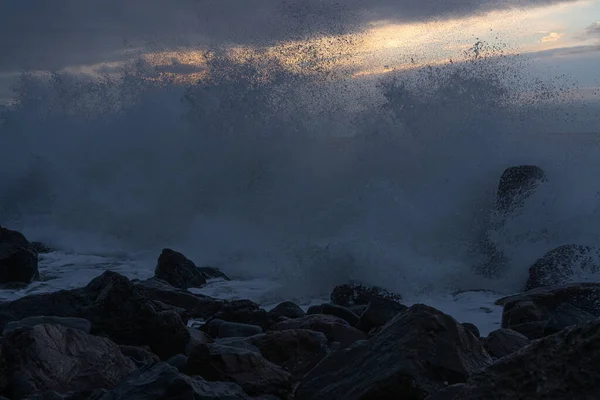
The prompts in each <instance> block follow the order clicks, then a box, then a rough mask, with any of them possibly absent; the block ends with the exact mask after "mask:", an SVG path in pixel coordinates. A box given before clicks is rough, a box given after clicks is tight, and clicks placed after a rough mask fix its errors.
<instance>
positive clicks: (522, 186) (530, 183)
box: [496, 165, 546, 214]
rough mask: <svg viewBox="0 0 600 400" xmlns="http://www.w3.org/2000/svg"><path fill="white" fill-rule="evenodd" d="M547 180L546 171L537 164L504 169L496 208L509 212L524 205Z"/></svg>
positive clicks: (502, 211) (504, 212)
mask: <svg viewBox="0 0 600 400" xmlns="http://www.w3.org/2000/svg"><path fill="white" fill-rule="evenodd" d="M545 181H546V173H545V172H544V170H543V169H541V168H540V167H536V166H535V165H519V166H516V167H510V168H507V169H505V170H504V173H503V174H502V176H501V177H500V183H499V184H498V191H497V193H496V210H497V211H498V212H500V213H502V214H508V213H511V212H513V211H514V210H515V209H517V208H520V207H522V206H523V205H524V202H525V200H526V199H527V198H528V197H529V196H531V195H532V194H533V193H534V192H535V190H536V188H537V187H538V186H539V185H540V183H543V182H545Z"/></svg>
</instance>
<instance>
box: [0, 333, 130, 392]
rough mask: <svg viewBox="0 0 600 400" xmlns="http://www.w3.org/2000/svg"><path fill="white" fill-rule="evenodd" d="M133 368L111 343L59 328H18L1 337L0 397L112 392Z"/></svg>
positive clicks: (103, 339)
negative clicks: (2, 385) (0, 385)
mask: <svg viewBox="0 0 600 400" xmlns="http://www.w3.org/2000/svg"><path fill="white" fill-rule="evenodd" d="M136 369H137V368H136V366H135V365H134V364H133V362H131V360H129V359H128V358H127V357H125V356H124V355H123V354H122V353H121V350H120V349H119V347H118V346H117V345H116V344H115V343H113V342H111V341H110V340H108V339H106V338H100V337H96V336H92V335H89V334H87V333H85V332H82V331H81V330H78V329H71V328H67V327H65V326H62V325H50V324H42V325H36V326H33V327H31V328H23V329H20V330H18V331H13V332H11V333H9V334H8V335H7V336H6V337H4V338H3V339H2V362H1V368H0V370H2V371H3V373H5V374H6V382H7V383H8V384H7V386H6V387H5V388H4V389H5V390H4V391H3V393H5V394H7V395H8V396H9V397H10V398H23V397H26V396H28V395H30V394H33V393H36V392H40V391H45V390H55V391H57V392H59V393H65V392H68V391H78V390H84V389H85V390H88V389H93V388H112V387H114V386H115V385H116V384H117V382H118V381H119V380H120V379H121V378H123V377H124V376H126V375H129V374H130V373H132V372H134V371H135V370H136ZM3 381H4V380H3Z"/></svg>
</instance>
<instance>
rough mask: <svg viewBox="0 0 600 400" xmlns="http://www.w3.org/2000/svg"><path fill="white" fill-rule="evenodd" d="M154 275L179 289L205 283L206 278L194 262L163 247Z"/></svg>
mask: <svg viewBox="0 0 600 400" xmlns="http://www.w3.org/2000/svg"><path fill="white" fill-rule="evenodd" d="M154 276H156V277H157V278H158V279H162V280H163V281H165V282H167V283H168V284H169V285H171V286H174V287H176V288H180V289H187V288H190V287H202V286H204V285H205V284H206V278H205V277H204V275H203V274H202V272H200V270H199V269H198V267H196V264H194V262H193V261H191V260H189V259H188V258H187V257H186V256H184V255H183V254H181V253H179V252H176V251H174V250H171V249H163V251H162V252H161V253H160V256H159V257H158V264H157V265H156V269H155V270H154Z"/></svg>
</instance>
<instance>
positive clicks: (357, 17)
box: [0, 0, 575, 71]
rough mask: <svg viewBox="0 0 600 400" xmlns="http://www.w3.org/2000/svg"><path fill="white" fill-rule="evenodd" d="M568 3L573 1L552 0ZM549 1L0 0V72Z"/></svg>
mask: <svg viewBox="0 0 600 400" xmlns="http://www.w3.org/2000/svg"><path fill="white" fill-rule="evenodd" d="M559 1H560V2H572V1H575V0H559ZM556 2H557V0H445V1H422V0H404V1H397V0H371V1H368V2H366V1H364V0H344V1H339V0H219V1H214V0H171V1H168V2H167V1H164V0H85V1H82V0H52V1H48V0H4V1H0V54H1V55H2V57H0V71H14V70H18V69H59V68H63V67H65V66H68V65H73V64H95V63H98V62H111V61H118V60H120V59H123V58H125V57H126V55H125V54H124V53H123V50H124V49H126V48H127V47H128V46H133V47H138V46H143V47H144V48H150V49H151V50H153V51H159V50H161V49H169V48H175V47H190V46H209V45H210V44H214V43H223V42H231V43H236V44H270V43H273V42H277V41H282V40H290V39H302V38H304V37H308V36H311V35H335V34H341V33H348V32H355V31H360V30H362V29H364V28H365V27H366V26H367V24H368V23H370V22H373V21H377V20H382V19H385V20H391V21H416V20H428V19H435V18H448V17H459V16H465V15H472V14H477V13H482V12H486V11H490V10H495V9H505V8H508V7H516V6H522V5H526V6H539V5H547V4H555V3H556Z"/></svg>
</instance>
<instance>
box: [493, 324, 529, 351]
mask: <svg viewBox="0 0 600 400" xmlns="http://www.w3.org/2000/svg"><path fill="white" fill-rule="evenodd" d="M528 344H529V339H527V337H525V335H522V334H520V333H519V332H516V331H513V330H511V329H497V330H495V331H493V332H491V333H490V334H489V335H488V336H487V337H486V338H485V339H484V341H483V347H484V348H485V349H486V350H487V352H488V354H489V355H490V356H492V357H493V358H502V357H506V356H507V355H509V354H512V353H514V352H516V351H517V350H519V349H521V348H523V347H525V346H527V345H528Z"/></svg>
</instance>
